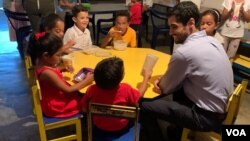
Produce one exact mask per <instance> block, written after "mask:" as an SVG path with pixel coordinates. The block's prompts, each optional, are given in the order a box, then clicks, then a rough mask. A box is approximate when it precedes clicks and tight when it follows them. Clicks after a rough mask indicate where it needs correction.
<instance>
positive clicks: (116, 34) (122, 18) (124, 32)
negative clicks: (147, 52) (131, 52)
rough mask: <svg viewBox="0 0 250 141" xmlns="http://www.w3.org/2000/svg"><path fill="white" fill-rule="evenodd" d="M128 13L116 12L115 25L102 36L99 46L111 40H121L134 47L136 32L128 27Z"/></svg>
mask: <svg viewBox="0 0 250 141" xmlns="http://www.w3.org/2000/svg"><path fill="white" fill-rule="evenodd" d="M129 21H130V15H129V13H128V11H120V12H117V13H116V18H115V26H114V27H112V28H111V29H110V30H109V33H108V34H107V35H106V36H105V37H104V39H103V41H102V43H101V47H103V48H104V47H106V46H107V45H110V44H111V43H112V41H113V40H123V41H125V42H127V43H128V47H136V46H137V43H136V32H135V31H134V30H133V29H132V28H131V27H129Z"/></svg>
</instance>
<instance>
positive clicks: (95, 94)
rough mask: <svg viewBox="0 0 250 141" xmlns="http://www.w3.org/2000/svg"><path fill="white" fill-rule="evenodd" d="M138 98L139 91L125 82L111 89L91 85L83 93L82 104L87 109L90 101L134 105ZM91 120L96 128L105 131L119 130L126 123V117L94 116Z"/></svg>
mask: <svg viewBox="0 0 250 141" xmlns="http://www.w3.org/2000/svg"><path fill="white" fill-rule="evenodd" d="M139 99H140V93H139V91H138V90H136V89H134V88H132V87H131V86H130V85H128V84H125V83H121V84H120V85H119V87H117V88H115V89H112V90H104V89H101V88H99V87H98V86H97V85H92V86H90V87H89V88H88V90H87V92H86V94H85V95H84V97H83V99H82V105H83V107H85V108H86V109H87V103H88V102H89V101H91V102H96V103H102V104H115V105H123V106H136V104H137V102H138V100H139ZM93 122H94V124H95V125H96V126H97V127H98V128H100V129H102V130H105V131H119V130H121V129H123V128H124V127H126V126H127V124H128V120H127V119H121V118H110V117H103V116H102V117H101V116H94V118H93Z"/></svg>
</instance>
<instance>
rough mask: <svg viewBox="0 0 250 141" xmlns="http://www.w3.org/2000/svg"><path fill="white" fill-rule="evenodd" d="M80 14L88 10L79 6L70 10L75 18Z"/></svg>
mask: <svg viewBox="0 0 250 141" xmlns="http://www.w3.org/2000/svg"><path fill="white" fill-rule="evenodd" d="M80 12H88V9H87V8H85V7H84V6H83V5H81V4H77V5H75V6H74V7H73V8H72V14H73V17H77V15H78V14H79V13H80Z"/></svg>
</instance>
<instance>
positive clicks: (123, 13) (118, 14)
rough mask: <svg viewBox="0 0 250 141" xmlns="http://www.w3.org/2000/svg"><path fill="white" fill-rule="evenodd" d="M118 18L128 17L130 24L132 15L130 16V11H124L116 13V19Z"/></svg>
mask: <svg viewBox="0 0 250 141" xmlns="http://www.w3.org/2000/svg"><path fill="white" fill-rule="evenodd" d="M117 17H127V19H128V22H129V21H130V14H129V12H128V11H124V10H122V11H117V12H116V13H115V19H117Z"/></svg>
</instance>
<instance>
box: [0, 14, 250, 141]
mask: <svg viewBox="0 0 250 141" xmlns="http://www.w3.org/2000/svg"><path fill="white" fill-rule="evenodd" d="M0 16H1V17H0V21H1V22H2V21H3V22H6V21H5V20H6V19H5V18H4V17H3V12H2V11H0ZM1 22H0V76H1V77H0V78H1V79H0V80H1V81H0V141H39V134H38V127H37V123H36V120H35V117H34V116H33V114H32V108H31V98H30V94H29V89H28V84H27V80H26V76H25V71H24V63H23V61H22V60H21V59H20V56H19V53H18V52H17V49H16V43H15V42H9V41H8V31H7V29H6V23H5V24H4V23H1ZM1 24H2V25H3V26H1ZM163 39H164V38H163ZM162 41H165V40H162ZM161 45H162V44H161ZM163 45H164V44H163ZM143 46H145V47H149V43H147V42H145V41H144V42H143ZM157 49H158V50H161V51H164V52H168V51H167V50H168V49H167V48H166V47H157ZM249 101H250V95H249V94H247V95H246V97H245V99H244V101H243V105H242V108H241V109H240V113H239V116H238V118H237V120H236V124H250V111H249V108H248V107H250V103H249Z"/></svg>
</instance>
